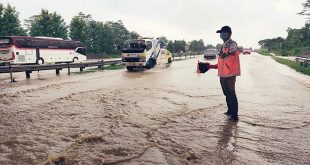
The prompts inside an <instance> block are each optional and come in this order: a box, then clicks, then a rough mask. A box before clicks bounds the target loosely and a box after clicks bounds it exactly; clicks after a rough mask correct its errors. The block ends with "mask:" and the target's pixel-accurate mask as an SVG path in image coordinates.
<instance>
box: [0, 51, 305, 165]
mask: <svg viewBox="0 0 310 165" xmlns="http://www.w3.org/2000/svg"><path fill="white" fill-rule="evenodd" d="M199 58H201V57H199ZM197 60H198V59H197V58H196V59H190V60H186V61H178V62H174V63H173V65H172V66H171V67H170V68H156V69H153V70H149V71H145V72H132V73H129V72H127V71H125V70H117V71H103V72H95V73H85V74H78V75H71V76H68V75H64V74H62V75H60V76H55V75H54V73H53V74H48V73H47V74H44V73H43V72H42V73H33V75H36V74H38V75H39V76H33V79H31V80H22V78H20V79H19V81H18V82H17V83H9V82H8V81H6V77H7V75H1V77H0V78H3V79H2V80H3V81H2V82H0V107H1V109H0V153H1V154H0V164H79V163H80V164H132V165H137V164H308V163H309V162H310V156H309V155H310V121H309V119H310V77H309V76H305V75H302V74H299V73H297V72H295V71H294V70H291V69H289V68H288V67H286V66H284V65H281V64H278V63H276V62H274V61H273V60H272V59H271V58H270V57H265V56H260V55H257V54H252V55H246V56H242V57H241V65H242V76H241V77H238V78H237V82H236V91H237V96H238V99H239V107H240V109H239V118H240V121H239V122H238V123H231V122H229V120H228V118H227V117H226V116H225V115H224V114H223V113H224V112H225V111H226V105H225V98H224V96H223V94H222V91H221V87H220V83H219V78H218V77H217V76H216V70H211V71H209V72H207V73H206V74H197V73H195V70H196V63H197ZM210 62H211V63H215V62H216V61H210Z"/></svg>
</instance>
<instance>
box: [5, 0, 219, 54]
mask: <svg viewBox="0 0 310 165" xmlns="http://www.w3.org/2000/svg"><path fill="white" fill-rule="evenodd" d="M24 25H25V26H24V27H25V28H23V26H22V25H21V22H20V20H19V12H17V11H16V9H15V7H13V6H11V5H10V4H8V5H6V6H4V5H3V4H1V3H0V27H1V28H0V36H11V35H20V36H26V35H27V36H46V37H57V38H63V39H71V40H78V41H81V42H82V43H83V44H84V45H85V46H86V48H87V52H88V53H90V54H119V53H120V52H119V50H118V49H117V46H118V45H122V44H123V43H124V41H126V40H129V39H136V38H137V37H138V36H139V34H138V33H137V32H135V31H129V30H128V29H127V28H126V27H125V25H124V24H123V22H122V21H121V20H118V21H116V22H113V21H107V22H102V21H96V20H94V19H93V18H92V16H91V15H90V14H84V13H82V12H80V13H78V14H77V15H76V16H74V17H73V18H72V19H71V21H70V24H69V25H68V24H66V22H65V21H64V19H63V18H62V17H61V16H60V15H59V14H57V13H56V12H50V11H48V10H45V9H41V11H40V13H39V14H37V15H33V16H31V17H30V18H28V19H26V20H25V24H24ZM160 39H161V41H162V42H163V43H164V44H165V45H166V47H167V49H168V50H169V51H171V52H173V53H177V52H185V51H193V52H202V51H204V50H206V49H207V48H215V46H213V45H207V46H205V44H204V42H203V40H202V39H200V40H193V41H191V42H186V41H185V40H175V41H171V40H168V39H167V38H166V37H160Z"/></svg>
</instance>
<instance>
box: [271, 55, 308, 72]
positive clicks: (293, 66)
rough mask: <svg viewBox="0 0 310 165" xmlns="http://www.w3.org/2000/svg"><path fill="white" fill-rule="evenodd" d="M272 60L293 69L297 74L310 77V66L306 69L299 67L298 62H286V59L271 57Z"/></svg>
mask: <svg viewBox="0 0 310 165" xmlns="http://www.w3.org/2000/svg"><path fill="white" fill-rule="evenodd" d="M272 58H273V59H274V60H275V61H276V62H278V63H280V64H284V65H287V66H288V67H290V68H292V69H295V70H296V71H297V72H300V73H303V74H306V75H309V76H310V66H308V67H305V66H301V65H300V63H299V62H296V61H292V60H288V59H283V58H279V57H274V56H273V57H272Z"/></svg>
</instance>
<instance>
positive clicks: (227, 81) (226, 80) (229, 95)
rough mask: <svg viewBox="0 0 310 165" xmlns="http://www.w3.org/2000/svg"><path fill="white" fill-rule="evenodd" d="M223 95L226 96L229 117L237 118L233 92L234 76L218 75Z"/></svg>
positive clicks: (236, 104)
mask: <svg viewBox="0 0 310 165" xmlns="http://www.w3.org/2000/svg"><path fill="white" fill-rule="evenodd" d="M220 82H221V86H222V90H223V93H224V95H225V96H226V103H227V107H228V110H227V113H228V114H229V115H231V118H233V119H238V99H237V96H236V92H235V84H236V76H233V77H220Z"/></svg>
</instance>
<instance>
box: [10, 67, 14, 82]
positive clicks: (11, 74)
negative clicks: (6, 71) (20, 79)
mask: <svg viewBox="0 0 310 165" xmlns="http://www.w3.org/2000/svg"><path fill="white" fill-rule="evenodd" d="M9 68H10V78H11V82H15V81H14V79H13V73H12V66H11V64H9Z"/></svg>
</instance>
